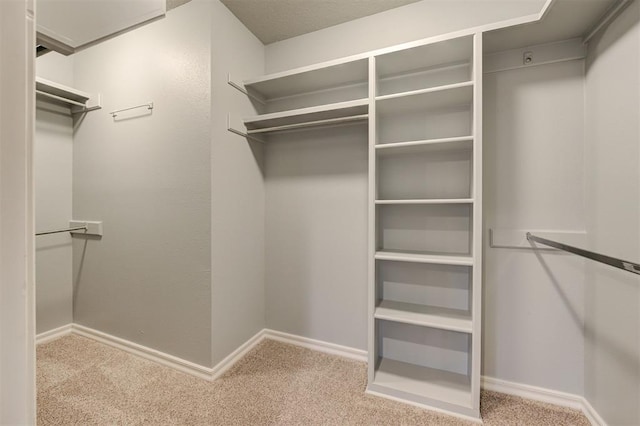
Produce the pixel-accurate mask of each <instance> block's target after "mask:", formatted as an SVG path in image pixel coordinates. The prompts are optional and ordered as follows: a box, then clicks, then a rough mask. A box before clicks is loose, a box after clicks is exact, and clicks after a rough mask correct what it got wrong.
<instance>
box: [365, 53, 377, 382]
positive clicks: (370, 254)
mask: <svg viewBox="0 0 640 426" xmlns="http://www.w3.org/2000/svg"><path fill="white" fill-rule="evenodd" d="M377 81H378V79H377V73H376V58H375V56H372V57H370V58H369V146H368V153H369V171H368V179H369V188H368V200H367V203H368V206H367V212H368V224H367V227H368V229H367V233H368V241H367V268H368V274H367V276H368V284H369V285H368V289H369V291H368V292H367V298H368V302H367V310H368V321H367V322H368V324H367V327H368V333H369V335H368V347H367V349H368V354H369V360H368V361H369V362H368V363H367V377H368V382H369V383H373V379H374V375H375V369H376V358H377V356H376V352H377V351H376V331H375V325H376V324H375V321H376V320H375V318H374V313H375V309H376V288H375V282H376V260H375V254H376V198H377V192H376V187H377V180H378V174H377V172H376V141H377V120H376V92H377V88H376V87H377ZM371 283H373V286H372V285H371Z"/></svg>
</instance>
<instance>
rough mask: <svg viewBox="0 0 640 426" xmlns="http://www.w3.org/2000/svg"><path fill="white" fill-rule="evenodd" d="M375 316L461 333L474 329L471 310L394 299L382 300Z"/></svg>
mask: <svg viewBox="0 0 640 426" xmlns="http://www.w3.org/2000/svg"><path fill="white" fill-rule="evenodd" d="M374 318H376V319H381V320H387V321H395V322H401V323H404V324H413V325H420V326H423V327H432V328H438V329H441V330H450V331H458V332H461V333H471V332H472V331H473V326H472V322H471V314H470V313H469V312H465V311H461V310H458V309H448V308H441V307H437V306H426V305H418V304H415V303H405V302H397V301H393V300H381V301H380V302H379V303H378V305H377V306H376V309H375V311H374Z"/></svg>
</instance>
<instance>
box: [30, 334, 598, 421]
mask: <svg viewBox="0 0 640 426" xmlns="http://www.w3.org/2000/svg"><path fill="white" fill-rule="evenodd" d="M37 354H38V364H37V365H38V370H37V384H38V423H39V424H40V425H54V424H55V425H93V424H95V425H116V424H117V425H139V424H145V425H205V424H206V425H297V424H304V425H309V424H323V425H466V424H471V423H467V422H464V421H461V420H460V419H458V418H455V417H448V416H444V415H441V414H437V413H434V412H430V411H427V410H421V409H419V408H415V407H412V406H408V405H404V404H400V403H396V402H393V401H389V400H386V399H382V398H377V397H373V396H368V395H365V394H364V388H365V385H366V367H365V364H363V363H360V362H356V361H351V360H346V359H343V358H339V357H335V356H330V355H325V354H322V353H318V352H314V351H311V350H308V349H302V348H299V347H296V346H291V345H286V344H283V343H278V342H274V341H269V340H267V341H265V342H263V343H261V344H260V345H259V346H258V347H256V348H255V349H254V350H253V351H251V352H250V353H249V354H248V355H247V356H246V357H244V358H243V359H242V360H241V361H240V362H239V363H237V364H236V365H235V366H234V367H233V368H232V369H231V370H229V371H228V372H227V373H226V374H225V375H224V376H223V377H222V378H220V379H218V380H216V381H214V382H207V381H205V380H201V379H198V378H194V377H192V376H189V375H187V374H183V373H179V372H176V371H174V370H172V369H170V368H167V367H163V366H160V365H157V364H155V363H152V362H149V361H147V360H144V359H141V358H138V357H136V356H133V355H130V354H128V353H126V352H123V351H120V350H118V349H114V348H111V347H108V346H105V345H102V344H100V343H97V342H95V341H93V340H90V339H86V338H83V337H79V336H73V335H72V336H68V337H63V338H61V339H58V340H56V341H53V342H50V343H46V344H43V345H40V346H39V347H38V350H37ZM482 416H483V419H484V423H485V424H486V425H585V426H587V425H589V422H588V421H587V419H586V418H585V417H584V416H583V415H582V414H581V413H579V412H577V411H573V410H568V409H563V408H558V407H554V406H551V405H546V404H540V403H535V402H531V401H527V400H523V399H521V398H516V397H509V396H506V395H502V394H498V393H493V392H484V393H483V395H482Z"/></svg>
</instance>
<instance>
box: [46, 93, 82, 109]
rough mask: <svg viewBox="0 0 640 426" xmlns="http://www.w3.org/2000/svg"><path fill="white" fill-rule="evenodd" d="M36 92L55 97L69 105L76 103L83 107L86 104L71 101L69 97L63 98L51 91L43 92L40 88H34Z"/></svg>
mask: <svg viewBox="0 0 640 426" xmlns="http://www.w3.org/2000/svg"><path fill="white" fill-rule="evenodd" d="M36 93H37V94H38V95H42V96H46V97H48V98H52V99H56V100H58V101H63V102H66V103H68V104H71V105H78V106H81V107H83V108H84V107H86V105H85V104H83V103H82V102H76V101H72V100H71V99H67V98H63V97H62V96H56V95H52V94H51V93H47V92H43V91H42V90H36Z"/></svg>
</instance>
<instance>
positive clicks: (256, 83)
mask: <svg viewBox="0 0 640 426" xmlns="http://www.w3.org/2000/svg"><path fill="white" fill-rule="evenodd" d="M367 78H368V59H366V58H365V59H360V60H356V61H345V62H339V61H338V62H336V63H334V64H333V65H329V66H327V65H316V66H310V67H303V68H298V69H295V70H291V71H286V72H281V73H276V74H271V75H266V76H263V77H260V78H255V79H251V80H245V82H244V87H245V89H246V90H247V91H248V92H250V93H253V94H257V95H258V96H260V97H261V98H262V99H264V100H265V101H269V100H273V99H279V98H284V97H288V96H297V95H301V94H304V93H311V92H319V91H323V90H333V89H336V88H340V87H344V86H350V85H358V84H360V85H365V86H366V84H367Z"/></svg>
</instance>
